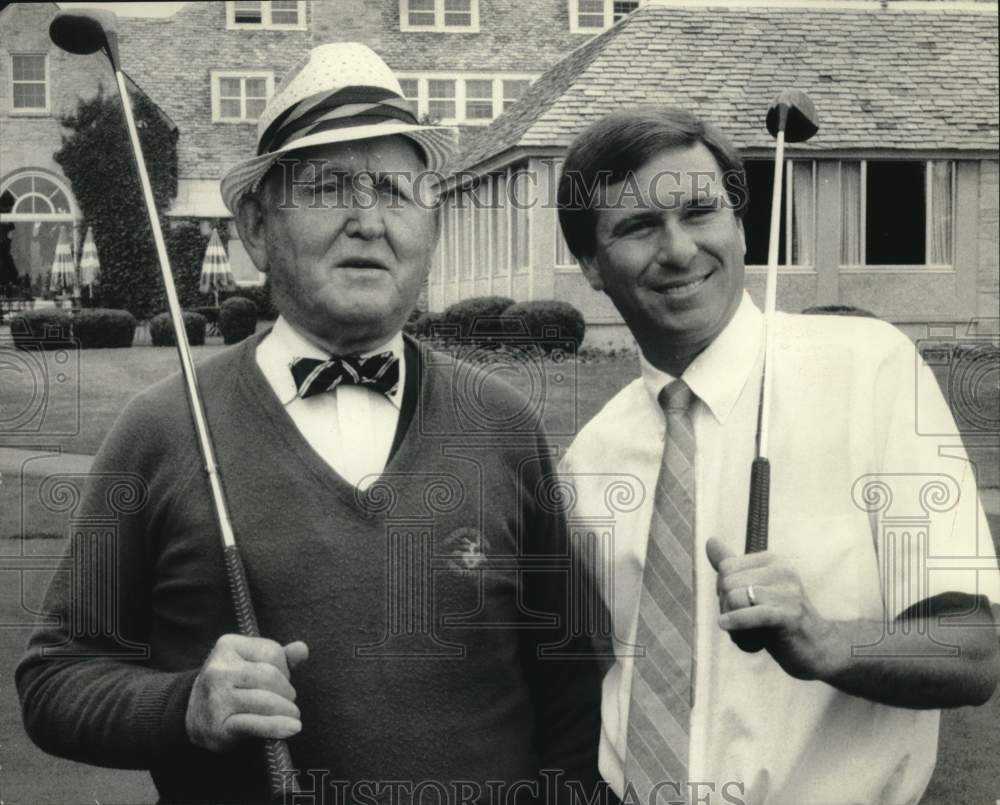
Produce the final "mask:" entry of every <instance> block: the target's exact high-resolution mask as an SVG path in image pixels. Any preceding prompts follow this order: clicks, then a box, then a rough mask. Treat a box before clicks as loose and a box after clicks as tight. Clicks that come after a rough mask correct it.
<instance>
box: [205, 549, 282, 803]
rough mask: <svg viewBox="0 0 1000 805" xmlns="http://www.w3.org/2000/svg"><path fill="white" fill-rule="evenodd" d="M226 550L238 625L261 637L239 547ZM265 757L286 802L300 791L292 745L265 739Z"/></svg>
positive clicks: (275, 791) (273, 788)
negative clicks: (286, 795) (288, 796)
mask: <svg viewBox="0 0 1000 805" xmlns="http://www.w3.org/2000/svg"><path fill="white" fill-rule="evenodd" d="M222 553H223V556H224V557H225V561H226V578H227V579H228V581H229V593H230V596H231V597H232V599H233V609H235V610H236V627H237V628H238V629H239V631H240V634H241V635H243V636H244V637H260V627H259V626H258V625H257V615H256V614H255V613H254V611H253V602H252V601H251V600H250V585H249V584H248V583H247V573H246V570H245V569H244V567H243V559H242V558H240V552H239V549H238V548H237V547H236V546H235V545H227V546H225V547H224V548H223V549H222ZM264 756H265V758H266V760H267V784H268V789H269V791H270V794H271V801H272V802H284V801H285V793H286V791H287V793H290V794H294V793H297V792H298V790H299V787H298V784H297V782H296V779H295V766H293V765H292V755H291V753H290V752H289V751H288V744H286V743H285V742H284V741H280V740H278V739H275V738H269V739H267V740H265V741H264Z"/></svg>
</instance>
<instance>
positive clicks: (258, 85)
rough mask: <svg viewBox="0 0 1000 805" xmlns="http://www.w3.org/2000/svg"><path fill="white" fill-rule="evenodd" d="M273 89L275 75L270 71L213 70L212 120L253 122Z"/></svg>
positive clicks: (220, 121) (219, 121) (262, 109)
mask: <svg viewBox="0 0 1000 805" xmlns="http://www.w3.org/2000/svg"><path fill="white" fill-rule="evenodd" d="M273 92H274V75H273V74H272V73H270V72H265V71H260V72H248V73H239V72H225V73H221V72H213V73H212V121H213V122H215V123H253V122H255V121H256V120H257V118H259V117H260V115H261V113H262V112H263V111H264V107H265V106H266V105H267V101H268V99H269V98H270V97H271V94H272V93H273Z"/></svg>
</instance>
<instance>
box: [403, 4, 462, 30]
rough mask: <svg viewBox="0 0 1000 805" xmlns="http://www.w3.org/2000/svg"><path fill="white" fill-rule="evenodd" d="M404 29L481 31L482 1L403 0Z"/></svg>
mask: <svg viewBox="0 0 1000 805" xmlns="http://www.w3.org/2000/svg"><path fill="white" fill-rule="evenodd" d="M399 28H400V30H401V31H434V32H446V31H465V32H470V33H477V32H478V31H479V0H399Z"/></svg>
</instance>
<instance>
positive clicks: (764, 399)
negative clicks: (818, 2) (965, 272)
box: [734, 126, 785, 652]
mask: <svg viewBox="0 0 1000 805" xmlns="http://www.w3.org/2000/svg"><path fill="white" fill-rule="evenodd" d="M784 162H785V131H784V126H782V127H781V128H779V130H778V135H777V148H776V150H775V154H774V189H773V191H772V193H771V230H770V234H769V236H768V241H767V284H766V286H765V290H764V367H763V374H762V377H761V388H760V404H759V407H758V409H757V448H756V452H757V454H756V456H755V458H754V460H753V464H752V466H751V468H750V500H749V503H748V505H747V534H746V552H747V553H756V552H757V551H766V550H767V539H768V525H769V515H770V507H771V462H770V461H769V460H768V457H767V436H768V430H769V428H770V414H771V388H772V386H771V381H772V377H773V376H772V367H773V365H774V364H773V362H774V312H775V309H776V307H777V297H778V246H779V241H778V238H779V236H780V233H781V196H782V190H783V188H784ZM765 637H766V633H765V632H764V630H762V629H749V630H747V631H745V632H741V633H740V634H739V635H738V636H736V637H735V638H734V639H735V642H736V645H737V646H739V647H740V648H741V649H742V650H743V651H746V652H756V651H760V650H761V649H762V648H763V647H764V639H765Z"/></svg>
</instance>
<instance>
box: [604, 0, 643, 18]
mask: <svg viewBox="0 0 1000 805" xmlns="http://www.w3.org/2000/svg"><path fill="white" fill-rule="evenodd" d="M638 7H639V0H614V3H612V5H611V13H612V15H613V18H614V21H615V22H618V20H620V19H621V18H622V17H624V16H626V15H627V14H631V13H632V12H633V11H635V10H636V9H637V8H638Z"/></svg>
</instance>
